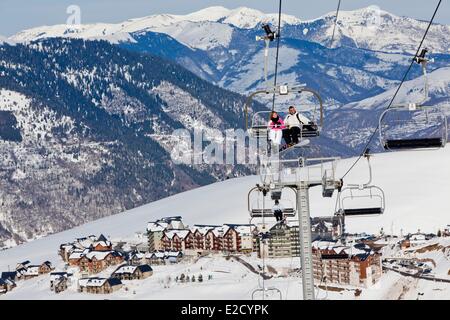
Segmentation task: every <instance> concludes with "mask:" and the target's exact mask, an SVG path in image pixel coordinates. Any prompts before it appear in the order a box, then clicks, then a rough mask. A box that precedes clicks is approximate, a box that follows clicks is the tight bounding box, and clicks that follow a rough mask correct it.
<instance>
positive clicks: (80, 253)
mask: <svg viewBox="0 0 450 320" xmlns="http://www.w3.org/2000/svg"><path fill="white" fill-rule="evenodd" d="M85 254H86V253H84V251H74V252H72V253H71V254H70V256H69V259H80V258H81V257H83V256H84V255H85Z"/></svg>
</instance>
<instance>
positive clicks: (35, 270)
mask: <svg viewBox="0 0 450 320" xmlns="http://www.w3.org/2000/svg"><path fill="white" fill-rule="evenodd" d="M38 274H39V266H28V268H27V271H25V273H24V275H26V276H34V275H38Z"/></svg>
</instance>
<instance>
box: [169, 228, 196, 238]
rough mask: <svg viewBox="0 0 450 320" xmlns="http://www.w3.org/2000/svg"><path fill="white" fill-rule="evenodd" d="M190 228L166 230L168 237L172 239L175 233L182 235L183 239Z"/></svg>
mask: <svg viewBox="0 0 450 320" xmlns="http://www.w3.org/2000/svg"><path fill="white" fill-rule="evenodd" d="M190 232H191V231H190V230H185V229H182V230H175V229H174V230H168V231H166V232H165V235H166V236H167V238H169V239H172V238H173V237H174V236H175V235H177V236H178V237H180V238H181V239H184V238H186V237H187V235H188V234H189V233H190Z"/></svg>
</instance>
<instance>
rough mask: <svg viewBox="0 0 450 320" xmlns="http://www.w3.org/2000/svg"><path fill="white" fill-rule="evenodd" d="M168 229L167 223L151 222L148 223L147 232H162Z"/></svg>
mask: <svg viewBox="0 0 450 320" xmlns="http://www.w3.org/2000/svg"><path fill="white" fill-rule="evenodd" d="M166 228H167V223H158V222H149V223H147V231H151V232H161V231H164V230H165V229H166Z"/></svg>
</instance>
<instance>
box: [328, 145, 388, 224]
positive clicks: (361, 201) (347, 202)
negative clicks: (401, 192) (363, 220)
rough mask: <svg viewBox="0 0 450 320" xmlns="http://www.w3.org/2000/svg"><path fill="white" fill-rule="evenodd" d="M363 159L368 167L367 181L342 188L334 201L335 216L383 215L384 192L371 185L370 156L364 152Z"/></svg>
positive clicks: (384, 204) (384, 205)
mask: <svg viewBox="0 0 450 320" xmlns="http://www.w3.org/2000/svg"><path fill="white" fill-rule="evenodd" d="M365 157H366V159H367V163H368V166H369V181H368V182H367V183H364V184H361V185H358V184H349V185H348V186H347V187H345V188H342V190H341V191H340V192H339V193H338V197H337V199H336V206H337V207H338V208H337V210H336V215H341V216H343V217H344V218H345V217H346V216H374V215H381V214H383V213H384V209H385V207H386V201H385V195H384V191H383V190H382V189H381V188H380V187H378V186H375V185H372V166H371V165H370V155H369V154H368V151H366V154H365Z"/></svg>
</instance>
